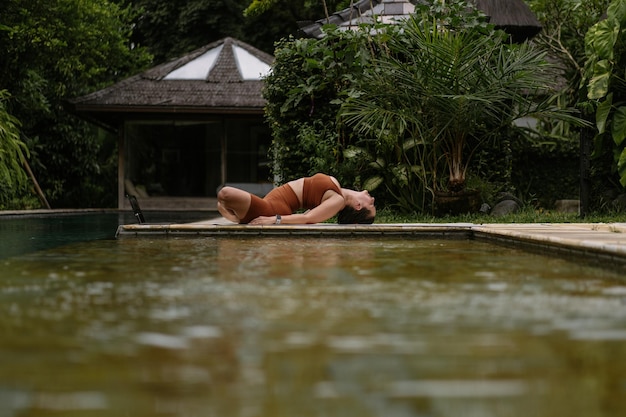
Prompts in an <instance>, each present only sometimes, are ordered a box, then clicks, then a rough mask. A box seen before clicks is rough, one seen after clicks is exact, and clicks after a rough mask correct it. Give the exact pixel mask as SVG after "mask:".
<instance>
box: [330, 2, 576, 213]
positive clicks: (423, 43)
mask: <svg viewBox="0 0 626 417" xmlns="http://www.w3.org/2000/svg"><path fill="white" fill-rule="evenodd" d="M451 3H453V2H448V3H446V5H450V4H451ZM466 7H467V6H466V5H465V3H463V2H459V3H457V4H456V7H453V6H450V7H446V8H445V9H439V8H437V7H435V13H424V14H423V15H417V16H415V17H412V18H411V19H408V20H407V21H406V22H405V23H403V24H399V25H398V28H397V29H396V30H398V33H399V34H398V35H397V36H389V39H388V40H387V41H386V42H385V48H384V50H387V51H389V53H388V54H382V55H379V57H378V58H377V59H376V60H374V65H373V66H372V68H373V69H374V70H369V71H368V70H366V71H364V74H363V80H362V82H361V84H360V85H359V87H360V90H359V91H357V92H354V93H353V94H352V95H351V98H350V100H349V101H347V103H346V104H345V105H344V107H343V108H342V111H341V115H342V116H343V118H344V120H345V121H346V123H347V124H348V125H351V126H354V127H355V129H356V130H357V132H359V133H360V134H366V135H370V136H373V137H374V138H375V140H376V143H377V147H378V149H381V148H385V147H388V146H395V145H397V144H401V143H405V142H406V140H407V139H409V138H412V139H413V141H414V142H415V143H417V144H419V145H418V146H419V147H421V148H422V151H421V152H419V153H418V155H419V158H418V159H414V158H412V157H411V156H410V155H408V154H407V153H405V152H403V150H404V147H403V146H400V147H398V150H399V151H400V154H401V156H400V158H399V160H403V161H404V160H406V161H408V166H410V167H411V171H412V172H414V173H419V174H421V175H422V176H421V177H420V176H419V175H418V174H414V175H413V178H412V179H411V181H421V182H425V183H426V184H427V185H426V187H427V188H428V190H429V191H434V190H437V189H438V188H440V187H441V186H442V184H441V183H440V179H441V178H442V177H444V176H446V175H445V174H444V173H442V172H441V169H442V168H443V169H445V170H446V171H447V177H448V180H447V182H446V183H444V184H443V186H444V187H446V188H447V189H448V190H450V191H462V190H463V189H464V188H465V183H466V175H467V172H468V168H469V167H470V162H471V160H472V157H473V156H474V155H475V152H476V151H477V150H478V149H480V148H481V147H483V146H485V145H487V144H491V146H492V150H493V149H495V147H494V146H493V144H499V143H500V142H501V141H502V140H503V138H506V137H507V135H509V133H508V132H509V131H511V130H513V129H514V126H513V121H515V120H516V119H519V118H521V117H526V116H534V117H551V118H558V119H562V120H567V121H569V122H574V123H578V124H580V121H579V120H578V119H577V118H575V117H572V116H570V115H569V114H568V112H567V111H565V110H561V109H558V108H555V107H553V106H551V105H550V103H549V101H548V100H540V99H539V97H540V94H538V93H541V94H544V93H545V92H546V91H547V90H548V88H549V86H550V84H551V81H552V80H553V74H552V73H551V72H550V71H549V65H548V64H547V63H546V61H545V60H544V54H543V53H542V52H541V51H538V50H536V49H533V48H532V47H531V46H529V45H510V44H508V43H506V42H505V38H504V37H503V36H502V34H501V33H498V32H490V28H489V27H488V26H486V25H484V24H483V25H480V24H476V22H477V21H480V19H479V18H478V17H472V16H473V15H472V14H471V13H470V14H469V15H467V16H468V17H467V18H466V19H459V18H458V15H459V13H462V12H463V11H464V10H465V9H466ZM431 10H432V9H431ZM437 13H440V14H443V15H438V14H437ZM445 13H452V14H453V15H454V16H457V17H455V18H454V19H452V18H445ZM433 15H434V16H435V17H432V16H433ZM441 22H443V24H444V25H445V26H442V23H441ZM451 22H454V24H452V23H451ZM466 22H468V24H465V23H466ZM381 49H383V48H381ZM424 155H425V156H424ZM442 162H445V163H444V164H442ZM397 163H398V162H396V164H397ZM415 209H417V207H415Z"/></svg>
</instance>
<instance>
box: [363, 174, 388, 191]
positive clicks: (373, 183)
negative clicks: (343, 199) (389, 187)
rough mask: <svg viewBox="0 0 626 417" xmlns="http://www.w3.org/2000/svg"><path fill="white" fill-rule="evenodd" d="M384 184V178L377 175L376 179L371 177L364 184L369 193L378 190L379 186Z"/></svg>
mask: <svg viewBox="0 0 626 417" xmlns="http://www.w3.org/2000/svg"><path fill="white" fill-rule="evenodd" d="M382 183H383V177H381V176H380V175H376V176H374V177H371V178H368V179H367V180H365V183H363V189H365V190H368V191H373V190H375V189H376V188H378V186H379V185H380V184H382Z"/></svg>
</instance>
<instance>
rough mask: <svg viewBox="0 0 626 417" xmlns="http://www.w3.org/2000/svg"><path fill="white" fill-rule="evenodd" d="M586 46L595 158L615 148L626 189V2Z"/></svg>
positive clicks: (617, 1)
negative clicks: (593, 123)
mask: <svg viewBox="0 0 626 417" xmlns="http://www.w3.org/2000/svg"><path fill="white" fill-rule="evenodd" d="M585 47H586V53H587V57H588V60H587V63H586V64H585V79H584V84H583V88H586V90H587V98H588V99H589V103H588V104H590V105H591V106H592V108H593V109H594V110H595V127H596V129H597V132H596V135H595V138H594V143H595V153H594V156H599V155H600V154H601V152H602V149H603V148H605V147H606V146H608V147H609V148H611V150H612V153H613V160H614V170H615V171H616V172H617V176H618V178H619V182H620V184H621V185H622V187H626V79H625V78H624V65H626V0H613V1H612V2H611V4H610V5H609V7H608V10H607V16H606V19H604V20H602V21H600V22H599V23H597V24H595V25H594V26H592V27H591V28H590V29H589V31H588V32H587V35H586V36H585ZM607 143H608V144H607Z"/></svg>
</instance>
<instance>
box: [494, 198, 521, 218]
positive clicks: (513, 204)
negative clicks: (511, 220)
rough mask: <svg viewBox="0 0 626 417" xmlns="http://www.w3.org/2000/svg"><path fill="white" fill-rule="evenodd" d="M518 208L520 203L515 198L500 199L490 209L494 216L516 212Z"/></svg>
mask: <svg viewBox="0 0 626 417" xmlns="http://www.w3.org/2000/svg"><path fill="white" fill-rule="evenodd" d="M519 209H520V205H519V204H517V201H515V200H502V201H500V202H499V203H498V204H496V205H495V206H494V207H493V209H492V210H491V215H492V216H494V217H500V216H505V215H507V214H511V213H516V212H518V211H519Z"/></svg>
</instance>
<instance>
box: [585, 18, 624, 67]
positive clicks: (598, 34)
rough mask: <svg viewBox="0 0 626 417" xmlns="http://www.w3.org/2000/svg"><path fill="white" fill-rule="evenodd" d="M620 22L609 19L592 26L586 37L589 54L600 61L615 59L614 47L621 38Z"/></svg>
mask: <svg viewBox="0 0 626 417" xmlns="http://www.w3.org/2000/svg"><path fill="white" fill-rule="evenodd" d="M619 31H620V25H619V21H618V20H617V19H615V18H614V17H609V18H607V19H605V20H602V21H600V22H598V23H596V24H595V25H594V26H592V27H591V28H590V29H589V31H588V32H587V35H586V36H585V44H586V48H587V52H588V53H590V54H593V55H597V57H598V59H613V47H614V46H615V42H616V41H617V38H618V36H619Z"/></svg>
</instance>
